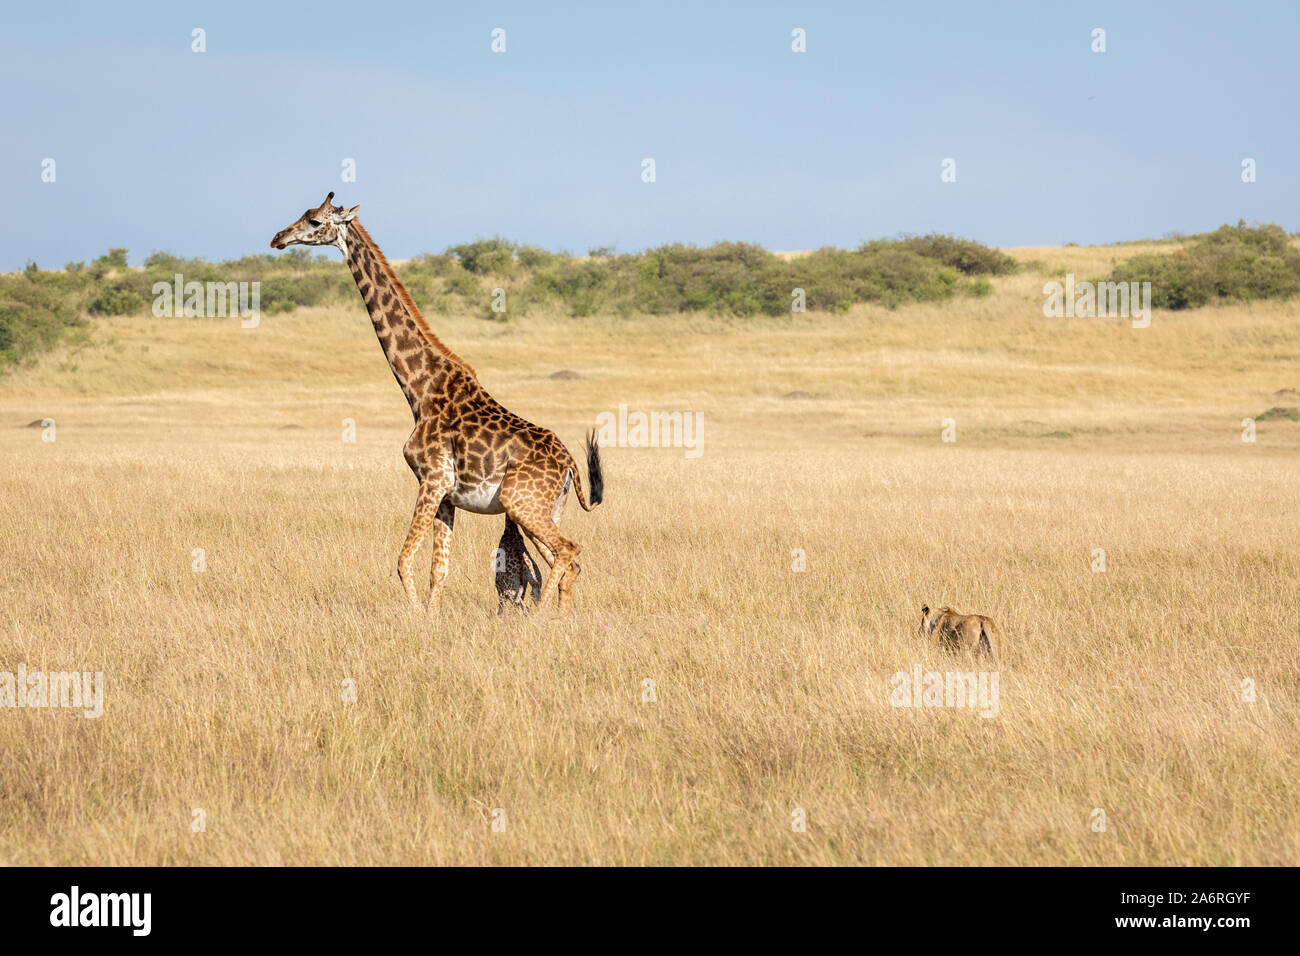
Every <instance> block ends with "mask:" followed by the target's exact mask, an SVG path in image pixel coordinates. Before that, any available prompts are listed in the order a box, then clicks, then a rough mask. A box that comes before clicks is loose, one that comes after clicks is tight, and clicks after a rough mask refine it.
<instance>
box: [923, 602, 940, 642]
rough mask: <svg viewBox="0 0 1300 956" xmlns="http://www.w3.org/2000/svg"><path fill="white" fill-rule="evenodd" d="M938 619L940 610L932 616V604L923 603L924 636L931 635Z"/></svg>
mask: <svg viewBox="0 0 1300 956" xmlns="http://www.w3.org/2000/svg"><path fill="white" fill-rule="evenodd" d="M938 619H939V612H936V613H935V614H934V616H933V617H932V616H931V615H930V606H929V605H928V604H923V605H921V636H922V637H929V636H930V632H932V631H933V630H934V623H935V621H937V620H938Z"/></svg>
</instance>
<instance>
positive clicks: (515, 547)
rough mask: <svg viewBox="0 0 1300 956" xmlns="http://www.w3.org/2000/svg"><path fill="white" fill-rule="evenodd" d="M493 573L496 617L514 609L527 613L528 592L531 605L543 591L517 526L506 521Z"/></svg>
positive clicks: (535, 563) (535, 565) (534, 563)
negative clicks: (507, 608)
mask: <svg viewBox="0 0 1300 956" xmlns="http://www.w3.org/2000/svg"><path fill="white" fill-rule="evenodd" d="M495 558H496V559H495V561H494V562H493V569H494V570H495V571H496V585H497V617H500V616H501V615H502V614H504V613H505V610H506V607H507V606H509V607H514V608H516V609H517V610H520V611H522V612H523V613H525V614H527V613H528V592H529V589H530V588H531V590H532V594H533V601H534V602H536V601H537V597H538V595H539V594H541V591H542V578H541V575H540V574H539V573H538V571H537V562H535V561H534V560H533V556H532V555H531V554H529V553H528V548H527V547H525V546H524V539H523V536H522V535H520V533H519V525H517V524H515V523H514V522H513V521H511V520H510V519H509V518H507V519H506V528H505V530H504V531H502V532H501V542H500V543H499V544H498V545H497V550H496V555H495Z"/></svg>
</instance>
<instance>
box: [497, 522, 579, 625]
mask: <svg viewBox="0 0 1300 956" xmlns="http://www.w3.org/2000/svg"><path fill="white" fill-rule="evenodd" d="M511 518H512V519H513V520H514V522H515V523H516V524H518V525H519V527H521V528H523V529H524V532H525V533H526V534H527V535H528V537H529V538H530V539H532V541H533V543H534V544H536V545H537V549H538V550H539V551H542V552H543V555H544V556H548V557H550V558H551V569H550V572H549V573H548V574H547V575H546V580H545V582H543V584H542V588H541V595H540V597H538V599H537V606H538V607H539V608H541V607H545V606H546V604H547V602H548V601H550V600H551V598H552V597H553V596H554V595H555V593H556V591H558V590H559V589H560V582H561V581H562V580H563V579H564V577H565V576H566V574H569V573H570V569H571V568H572V567H576V561H577V557H578V554H579V552H580V551H581V550H582V549H581V548H580V547H579V546H578V544H577V542H575V541H571V540H569V539H568V538H566V537H565V536H564V535H562V534H561V533H560V529H559V528H557V527H556V526H555V522H554V521H552V520H551V516H550V514H549V513H548V512H547V511H546V509H530V510H529V511H528V512H526V513H517V514H513V513H512V514H511ZM565 590H566V591H568V592H569V595H568V597H571V596H572V587H571V586H570V587H568V588H566V589H565ZM568 597H566V596H564V595H562V596H561V599H560V604H561V607H562V608H563V607H566V606H567V605H568Z"/></svg>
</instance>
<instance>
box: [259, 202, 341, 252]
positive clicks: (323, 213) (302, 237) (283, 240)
mask: <svg viewBox="0 0 1300 956" xmlns="http://www.w3.org/2000/svg"><path fill="white" fill-rule="evenodd" d="M333 200H334V194H333V193H330V194H329V195H328V196H326V197H325V201H324V202H323V203H321V204H320V205H319V206H317V207H316V208H315V209H308V210H307V211H306V212H305V213H303V214H302V216H300V217H299V218H298V221H297V222H294V223H291V224H290V225H288V226H286V227H285V228H283V229H281V230H280V231H279V232H277V233H276V234H275V238H274V239H272V240H271V248H272V249H283V248H285V247H286V246H298V245H301V246H338V247H339V248H340V249H342V250H343V254H344V255H347V252H348V249H347V232H348V223H350V222H351V221H352V220H353V218H354V217H355V216H356V214H357V210H358V209H360V208H361V207H360V206H353V207H352V208H351V209H344V208H343V207H342V206H334V205H331V203H332V202H333Z"/></svg>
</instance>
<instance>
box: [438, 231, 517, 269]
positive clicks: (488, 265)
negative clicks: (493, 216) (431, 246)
mask: <svg viewBox="0 0 1300 956" xmlns="http://www.w3.org/2000/svg"><path fill="white" fill-rule="evenodd" d="M447 254H448V255H452V256H455V257H456V258H457V259H458V260H460V265H461V267H462V268H463V269H465V270H466V271H467V272H473V273H475V274H476V275H497V276H503V275H508V274H509V272H510V267H511V266H512V265H514V261H515V247H514V246H513V245H512V244H511V243H509V242H506V241H505V240H504V239H479V240H477V241H476V242H469V243H465V244H464V245H460V246H452V247H451V248H449V249H448V250H447Z"/></svg>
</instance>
